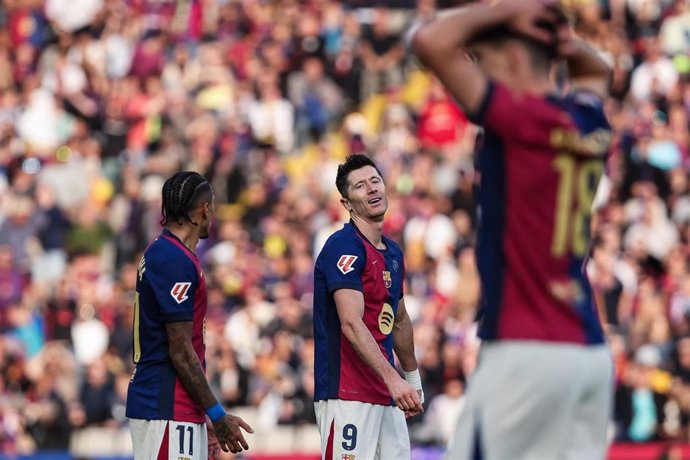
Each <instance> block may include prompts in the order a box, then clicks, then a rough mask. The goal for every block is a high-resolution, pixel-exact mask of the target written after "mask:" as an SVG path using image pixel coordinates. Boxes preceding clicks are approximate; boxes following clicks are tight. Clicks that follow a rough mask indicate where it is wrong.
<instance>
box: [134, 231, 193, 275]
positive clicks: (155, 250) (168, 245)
mask: <svg viewBox="0 0 690 460" xmlns="http://www.w3.org/2000/svg"><path fill="white" fill-rule="evenodd" d="M180 244H181V243H180ZM144 259H146V264H147V265H156V266H161V267H166V266H168V267H170V266H190V267H193V266H194V261H193V260H192V258H191V257H190V255H189V254H188V253H187V252H186V251H185V250H184V249H183V248H181V247H180V246H179V245H178V244H175V242H174V241H171V239H170V237H167V236H166V235H165V234H161V235H159V236H157V237H156V238H155V239H154V240H153V241H152V242H151V244H149V247H148V248H147V249H146V252H145V253H144Z"/></svg>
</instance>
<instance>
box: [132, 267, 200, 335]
mask: <svg viewBox="0 0 690 460" xmlns="http://www.w3.org/2000/svg"><path fill="white" fill-rule="evenodd" d="M144 276H146V278H147V280H148V282H149V284H150V286H151V290H152V291H153V294H154V296H155V297H156V301H157V303H158V305H159V308H160V310H161V315H162V316H163V319H164V321H166V322H175V321H193V320H194V291H195V290H196V287H197V285H198V283H199V279H198V278H199V277H198V274H197V271H196V268H195V267H194V263H193V262H192V261H191V260H189V259H187V258H184V257H178V258H170V259H169V260H166V261H161V262H160V263H158V264H152V266H151V267H150V268H149V269H148V270H146V272H145V273H144Z"/></svg>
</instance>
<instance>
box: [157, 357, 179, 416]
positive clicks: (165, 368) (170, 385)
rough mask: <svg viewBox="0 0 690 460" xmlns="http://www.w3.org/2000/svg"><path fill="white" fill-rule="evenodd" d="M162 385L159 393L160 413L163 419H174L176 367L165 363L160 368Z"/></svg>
mask: <svg viewBox="0 0 690 460" xmlns="http://www.w3.org/2000/svg"><path fill="white" fill-rule="evenodd" d="M158 370H159V372H160V387H159V391H160V392H159V393H158V412H159V413H158V415H159V416H160V418H161V420H173V414H174V405H175V368H174V367H173V366H172V364H169V363H165V364H163V365H161V366H159V368H158Z"/></svg>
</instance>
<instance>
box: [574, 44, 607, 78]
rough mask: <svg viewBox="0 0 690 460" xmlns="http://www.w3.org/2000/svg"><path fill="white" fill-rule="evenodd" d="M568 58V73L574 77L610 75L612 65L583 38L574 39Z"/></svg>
mask: <svg viewBox="0 0 690 460" xmlns="http://www.w3.org/2000/svg"><path fill="white" fill-rule="evenodd" d="M570 46H571V50H570V52H569V53H568V56H567V58H566V63H567V64H568V75H569V77H570V78H571V79H574V78H590V77H608V76H609V75H610V73H611V67H610V66H609V64H608V63H607V62H606V61H604V59H603V58H602V57H601V55H600V54H599V52H597V50H596V49H595V48H594V47H593V46H592V45H590V44H589V43H587V42H586V41H584V40H582V39H574V40H573V42H572V44H571V45H570Z"/></svg>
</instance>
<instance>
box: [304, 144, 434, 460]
mask: <svg viewBox="0 0 690 460" xmlns="http://www.w3.org/2000/svg"><path fill="white" fill-rule="evenodd" d="M336 186H337V188H338V191H339V192H340V195H341V197H342V198H341V200H340V201H341V203H342V205H343V206H344V207H345V209H346V210H347V211H348V212H349V213H350V217H351V220H350V222H349V223H347V224H345V226H344V227H343V228H342V229H341V230H338V231H337V232H335V233H334V234H333V235H331V237H330V238H329V239H328V241H327V242H326V244H325V245H324V247H323V249H322V250H321V253H320V254H319V256H318V258H317V260H316V267H315V269H314V338H315V366H314V367H315V369H314V379H315V383H316V387H315V394H314V400H315V401H316V402H315V409H316V420H317V423H318V425H319V430H320V431H321V447H322V450H321V458H322V459H324V460H333V459H335V460H341V459H348V460H374V459H381V460H388V459H409V458H410V439H409V435H408V432H407V424H406V423H405V417H411V416H414V415H417V414H419V413H421V412H422V410H423V409H422V403H423V393H422V382H421V378H420V376H419V371H418V369H417V360H416V358H415V355H414V343H413V340H412V323H411V322H410V318H409V316H408V315H407V311H406V309H405V302H404V300H403V278H404V275H405V265H404V262H403V254H402V251H401V249H400V247H399V246H398V245H397V244H395V242H393V241H392V240H390V239H388V238H386V237H385V236H383V234H382V229H383V217H384V215H385V213H386V209H387V208H388V200H387V198H386V186H385V185H384V182H383V178H382V177H381V173H380V172H379V170H378V168H377V167H376V165H375V164H374V163H373V162H372V161H371V160H370V159H369V158H367V157H366V156H364V155H352V156H349V157H348V158H347V159H346V160H345V163H343V164H342V165H340V166H339V167H338V174H337V177H336ZM394 351H395V354H396V356H397V357H398V360H399V361H400V365H401V366H402V368H403V370H404V371H405V379H403V378H402V377H400V375H399V374H398V372H397V371H396V369H395V367H394V360H393V352H394ZM396 406H397V407H396Z"/></svg>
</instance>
